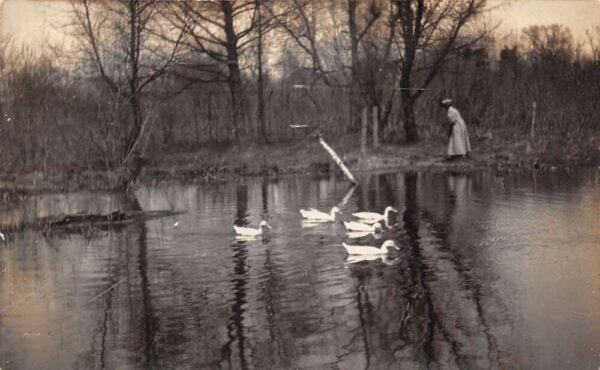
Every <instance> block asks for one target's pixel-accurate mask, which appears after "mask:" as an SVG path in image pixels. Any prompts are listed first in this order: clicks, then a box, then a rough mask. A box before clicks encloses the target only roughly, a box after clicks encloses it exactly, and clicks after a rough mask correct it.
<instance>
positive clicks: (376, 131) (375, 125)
mask: <svg viewBox="0 0 600 370" xmlns="http://www.w3.org/2000/svg"><path fill="white" fill-rule="evenodd" d="M378 146H379V117H378V115H377V106H375V107H373V148H377V147H378Z"/></svg>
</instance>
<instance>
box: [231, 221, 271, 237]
mask: <svg viewBox="0 0 600 370" xmlns="http://www.w3.org/2000/svg"><path fill="white" fill-rule="evenodd" d="M264 228H268V229H271V226H270V225H269V224H268V223H267V221H265V220H262V221H261V222H260V224H259V225H258V229H255V228H252V227H241V226H236V225H233V230H235V233H236V234H238V235H244V236H258V235H262V233H263V229H264Z"/></svg>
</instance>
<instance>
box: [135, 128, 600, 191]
mask: <svg viewBox="0 0 600 370" xmlns="http://www.w3.org/2000/svg"><path fill="white" fill-rule="evenodd" d="M514 136H515V135H514V132H513V131H510V132H509V131H507V132H496V133H494V134H491V135H490V134H489V133H488V134H486V135H482V136H472V146H473V155H472V157H471V159H470V160H464V161H459V162H445V161H444V156H445V153H446V145H447V139H445V138H443V137H432V138H429V139H427V140H424V141H421V142H419V143H417V144H411V145H397V144H382V145H380V147H379V148H377V149H373V148H370V149H369V150H368V152H367V154H366V155H364V156H363V155H362V154H361V151H360V138H359V136H358V135H346V136H344V137H342V138H341V139H339V140H331V139H329V140H327V141H328V142H329V143H330V144H331V146H332V147H333V148H334V149H335V150H336V151H337V152H338V154H339V155H340V156H341V157H342V159H343V160H344V162H345V163H346V165H347V166H348V167H349V168H350V170H351V171H369V170H381V169H390V170H391V169H398V170H430V169H437V170H444V169H449V170H451V169H457V168H460V169H476V168H492V169H494V170H499V171H503V170H507V169H510V168H527V167H529V168H534V169H545V168H548V169H549V168H560V167H566V166H575V165H585V164H594V163H600V136H598V137H590V138H589V140H588V141H587V142H578V143H561V142H549V141H533V142H530V141H529V140H526V139H524V140H520V141H515V140H514V139H512V137H514ZM331 170H334V171H337V168H336V166H335V164H334V163H333V161H332V160H331V159H330V157H329V155H328V154H327V153H326V152H325V150H323V148H322V147H321V146H320V145H319V144H318V142H317V141H316V140H315V139H313V138H311V137H306V138H303V139H298V140H295V141H290V142H286V143H278V144H273V145H264V144H248V145H233V146H229V147H213V148H210V147H206V148H202V149H200V150H195V151H181V150H180V151H177V150H170V151H167V152H166V153H165V155H163V156H160V157H157V158H154V159H150V160H149V161H148V163H146V165H145V167H144V170H143V171H142V174H141V178H140V179H141V180H142V181H147V180H152V179H176V180H195V181H211V180H218V179H224V178H227V177H228V176H232V175H234V176H235V175H242V176H277V175H285V174H292V173H327V172H329V171H331Z"/></svg>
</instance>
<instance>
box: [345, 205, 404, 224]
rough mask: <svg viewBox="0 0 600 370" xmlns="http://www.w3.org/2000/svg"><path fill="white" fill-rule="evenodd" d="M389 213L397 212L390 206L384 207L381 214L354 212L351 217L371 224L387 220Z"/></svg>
mask: <svg viewBox="0 0 600 370" xmlns="http://www.w3.org/2000/svg"><path fill="white" fill-rule="evenodd" d="M390 212H398V210H397V209H396V208H394V207H392V206H388V207H386V209H385V211H383V214H381V213H377V212H356V213H353V214H352V216H354V217H356V218H358V219H360V220H361V221H362V222H368V223H373V222H377V221H381V220H386V221H387V220H388V217H389V215H390Z"/></svg>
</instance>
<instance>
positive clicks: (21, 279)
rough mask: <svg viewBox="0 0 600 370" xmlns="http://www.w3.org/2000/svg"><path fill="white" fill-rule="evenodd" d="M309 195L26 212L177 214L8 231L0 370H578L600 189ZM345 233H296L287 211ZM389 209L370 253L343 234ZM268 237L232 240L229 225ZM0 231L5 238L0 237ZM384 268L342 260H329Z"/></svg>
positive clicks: (175, 197)
mask: <svg viewBox="0 0 600 370" xmlns="http://www.w3.org/2000/svg"><path fill="white" fill-rule="evenodd" d="M359 181H360V182H361V184H363V185H364V186H361V187H358V188H355V189H351V188H349V186H348V185H347V183H345V182H344V181H343V180H341V179H335V178H325V179H316V178H312V177H309V176H297V177H286V178H283V179H280V180H278V181H261V180H259V179H253V180H240V181H238V182H231V183H228V184H219V185H156V186H143V187H140V188H138V189H137V190H136V192H135V195H134V197H132V196H125V195H122V194H108V193H86V192H80V193H74V194H54V195H39V196H36V197H34V198H29V199H27V200H26V201H25V202H24V203H23V204H22V205H21V206H20V207H19V208H16V209H3V210H0V217H1V220H0V221H1V222H2V224H3V225H4V226H3V230H9V229H11V228H12V230H16V229H15V228H14V225H15V224H18V223H23V222H33V221H35V220H36V219H38V218H40V217H47V216H49V215H56V214H60V213H65V214H68V213H77V212H101V213H107V212H110V211H111V210H114V209H117V208H124V207H125V208H127V207H133V208H141V209H143V210H175V211H182V212H183V213H181V214H178V215H174V216H169V217H163V218H155V219H150V220H146V221H136V222H132V223H130V224H128V225H125V226H122V227H119V228H115V229H114V230H99V229H98V230H95V232H94V233H84V232H82V233H77V232H75V233H70V234H65V233H53V234H51V235H48V234H44V233H43V232H42V231H41V230H32V229H28V228H26V229H24V230H22V231H18V232H17V231H13V232H7V236H8V238H7V241H5V242H2V244H1V245H0V368H2V369H50V368H52V369H70V368H76V369H81V368H110V369H112V368H123V369H130V368H189V369H296V368H300V369H424V368H434V369H436V368H440V369H455V368H470V369H488V368H491V369H496V368H498V369H593V370H597V369H598V367H599V366H600V309H599V307H600V171H597V170H590V171H577V172H571V173H569V174H565V173H553V174H540V173H530V172H527V173H519V174H509V175H504V176H502V177H499V176H496V175H494V174H492V173H489V172H475V173H467V174H457V173H383V174H363V175H361V176H359ZM334 205H337V206H339V207H340V208H341V209H342V212H343V214H342V215H340V216H339V217H338V221H337V222H335V223H324V224H317V225H311V224H306V223H303V222H302V221H301V218H300V214H299V209H300V208H308V207H315V208H318V209H322V210H328V209H330V208H331V207H332V206H334ZM388 205H393V206H394V207H396V208H397V209H398V210H399V213H398V214H396V215H395V217H393V220H392V223H394V222H396V223H397V224H396V226H392V227H391V228H386V229H385V231H384V235H383V237H382V238H381V239H374V238H373V237H372V236H365V237H363V238H360V239H348V238H347V236H346V232H345V228H344V226H343V224H342V223H341V222H340V220H350V219H352V216H351V214H352V212H355V211H357V210H361V211H362V210H369V211H377V212H382V211H383V209H384V208H385V207H386V206H388ZM261 219H266V220H268V222H269V223H270V225H271V226H272V230H270V231H269V233H267V234H266V235H264V236H263V237H259V238H256V239H239V238H236V237H235V235H234V233H233V230H232V225H233V224H234V223H236V224H239V225H242V224H247V225H250V226H254V227H256V226H257V225H258V223H259V222H260V220H261ZM11 225H12V226H11ZM387 239H393V240H395V241H396V242H397V244H398V245H399V246H400V250H399V251H397V252H396V253H394V254H393V255H391V256H390V257H385V258H377V259H372V260H363V261H356V260H347V254H346V252H345V250H344V248H343V247H342V245H341V243H342V242H343V241H345V242H351V243H353V244H362V245H377V246H378V245H380V244H381V243H382V242H383V241H384V240H387Z"/></svg>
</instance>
